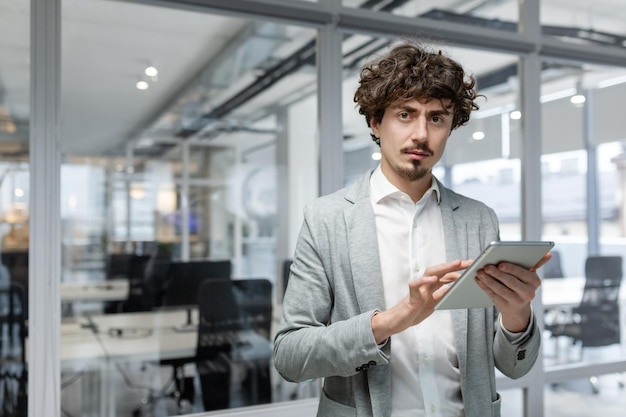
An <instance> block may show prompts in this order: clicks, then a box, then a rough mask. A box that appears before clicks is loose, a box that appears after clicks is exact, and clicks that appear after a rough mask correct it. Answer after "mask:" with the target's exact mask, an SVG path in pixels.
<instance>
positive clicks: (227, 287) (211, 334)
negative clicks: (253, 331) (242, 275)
mask: <svg viewBox="0 0 626 417" xmlns="http://www.w3.org/2000/svg"><path fill="white" fill-rule="evenodd" d="M198 312H199V318H200V320H199V324H198V342H197V346H196V369H197V373H198V377H199V379H200V387H201V390H202V402H203V404H204V410H205V411H209V410H220V409H224V408H229V404H230V386H231V375H232V372H231V367H232V363H231V356H230V355H231V348H232V346H233V345H234V344H236V343H237V337H236V332H237V331H238V330H240V329H242V327H243V326H242V322H241V316H240V313H239V307H238V305H237V300H236V297H235V292H234V286H233V282H232V281H231V280H230V279H219V280H218V279H211V280H206V281H205V282H203V283H202V284H201V285H200V289H199V291H198Z"/></svg>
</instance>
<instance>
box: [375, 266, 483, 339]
mask: <svg viewBox="0 0 626 417" xmlns="http://www.w3.org/2000/svg"><path fill="white" fill-rule="evenodd" d="M471 264H472V261H469V260H467V261H461V260H456V261H452V262H448V263H443V264H440V265H436V266H432V267H430V268H427V269H426V271H425V272H424V275H423V276H421V277H420V278H418V279H415V280H411V281H410V282H409V293H408V294H407V295H406V296H405V297H404V298H403V299H402V301H400V302H399V303H398V304H396V305H395V306H393V307H391V308H389V309H387V310H385V311H383V312H381V313H379V314H376V315H374V316H372V331H373V333H374V338H375V339H376V343H382V342H383V341H384V340H385V339H387V338H388V337H389V336H391V335H393V334H396V333H400V332H401V331H403V330H404V329H406V328H408V327H410V326H414V325H416V324H418V323H420V322H421V321H423V320H424V319H425V318H426V317H428V316H430V315H431V314H432V313H433V311H434V308H435V304H437V302H438V301H439V300H440V299H441V297H443V296H444V294H445V293H446V292H447V291H448V288H449V285H446V284H449V283H451V282H454V281H456V280H457V279H458V278H459V277H460V276H461V272H460V271H462V270H464V269H466V268H467V267H469V266H470V265H471Z"/></svg>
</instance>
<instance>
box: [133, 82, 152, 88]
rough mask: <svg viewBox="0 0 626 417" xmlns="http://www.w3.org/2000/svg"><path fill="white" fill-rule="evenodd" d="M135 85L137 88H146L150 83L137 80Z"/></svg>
mask: <svg viewBox="0 0 626 417" xmlns="http://www.w3.org/2000/svg"><path fill="white" fill-rule="evenodd" d="M135 87H137V90H147V89H148V88H150V84H148V83H147V82H146V81H143V80H141V81H137V84H135Z"/></svg>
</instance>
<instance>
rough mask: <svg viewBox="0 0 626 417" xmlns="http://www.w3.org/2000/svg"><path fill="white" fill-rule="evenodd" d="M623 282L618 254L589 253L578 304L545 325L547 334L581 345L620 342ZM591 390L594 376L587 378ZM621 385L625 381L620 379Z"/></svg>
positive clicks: (594, 386) (597, 345)
mask: <svg viewBox="0 0 626 417" xmlns="http://www.w3.org/2000/svg"><path fill="white" fill-rule="evenodd" d="M621 281H622V257H621V256H589V257H588V258H587V260H586V261H585V287H584V290H583V296H582V300H581V302H580V304H579V305H578V306H576V307H574V308H573V309H572V311H571V313H569V314H567V316H565V317H564V318H562V319H560V320H557V321H555V322H554V323H552V324H547V325H546V326H545V328H546V330H548V331H549V332H550V336H551V337H554V338H555V339H556V338H558V337H562V336H564V337H568V338H570V339H571V343H572V344H574V345H580V352H581V358H580V359H581V360H582V352H583V349H584V348H588V347H602V346H610V345H613V344H617V343H620V337H621V332H620V308H619V292H620V286H621ZM590 382H591V384H592V389H593V392H594V393H597V392H598V386H597V378H595V377H592V378H590ZM619 385H620V387H622V388H623V387H624V382H623V381H622V380H621V377H620V378H619Z"/></svg>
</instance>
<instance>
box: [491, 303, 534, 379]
mask: <svg viewBox="0 0 626 417" xmlns="http://www.w3.org/2000/svg"><path fill="white" fill-rule="evenodd" d="M530 326H531V332H530V334H529V335H528V337H525V338H524V340H522V341H521V343H519V342H515V341H514V342H510V341H509V339H508V338H507V337H506V335H505V334H504V332H503V331H502V327H501V326H500V325H499V324H497V323H496V325H495V328H496V334H495V339H494V343H493V350H494V359H495V364H496V367H497V368H498V369H499V370H500V372H502V373H503V374H504V375H506V376H508V377H509V378H513V379H517V378H520V377H522V376H524V375H526V374H527V373H528V372H529V371H530V370H531V368H532V367H533V365H534V364H535V362H536V360H537V357H538V355H539V349H540V348H541V332H540V331H539V329H538V326H537V319H536V318H535V317H534V315H533V321H532V323H530Z"/></svg>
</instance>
